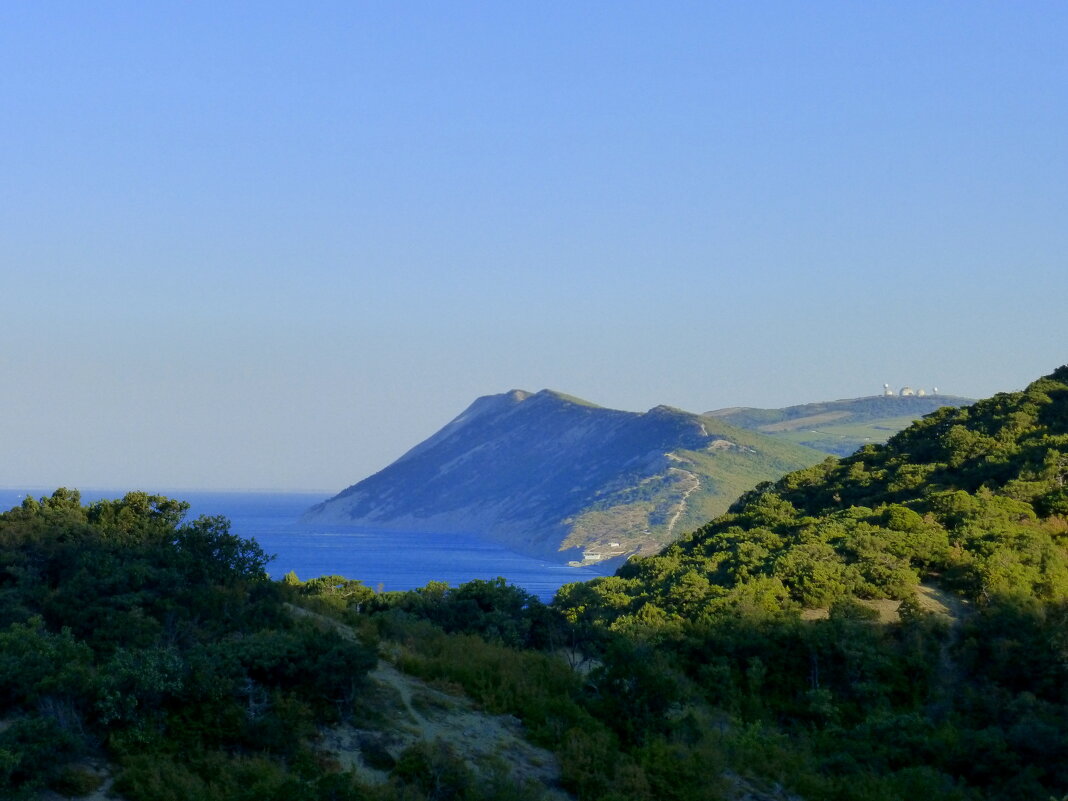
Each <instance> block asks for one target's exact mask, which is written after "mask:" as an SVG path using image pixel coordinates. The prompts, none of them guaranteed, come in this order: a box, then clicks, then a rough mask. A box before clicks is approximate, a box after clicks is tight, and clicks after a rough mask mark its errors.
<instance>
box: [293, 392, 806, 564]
mask: <svg viewBox="0 0 1068 801" xmlns="http://www.w3.org/2000/svg"><path fill="white" fill-rule="evenodd" d="M821 457H822V454H820V453H818V452H816V451H813V450H811V449H809V448H805V447H803V446H799V445H795V444H793V443H789V442H782V441H779V440H776V439H774V438H771V437H767V436H764V435H762V434H759V433H756V432H752V431H747V430H745V429H741V428H737V427H734V426H731V425H729V424H727V423H725V422H724V421H722V420H718V419H716V418H714V417H705V416H701V415H696V414H691V413H688V412H684V411H681V410H679V409H673V408H670V407H667V406H657V407H656V408H654V409H651V410H649V411H648V412H645V413H644V414H641V413H635V412H624V411H618V410H615V409H605V408H602V407H600V406H596V405H595V404H592V403H588V402H587V401H583V400H581V399H578V398H573V397H571V396H569V395H564V394H562V393H559V392H553V391H551V390H542V391H541V392H538V393H535V394H531V393H529V392H524V391H522V390H513V391H511V392H507V393H504V394H501V395H490V396H486V397H482V398H479V399H478V400H476V401H475V402H474V403H472V404H471V406H469V407H468V408H467V409H466V410H465V411H464V412H463V413H462V414H461V415H460V416H459V417H457V418H456V419H455V420H453V421H452V422H450V423H449V424H448V425H446V426H445V427H444V428H442V429H441V430H440V431H438V432H437V433H436V434H434V435H433V436H432V437H430V438H429V439H427V440H426V441H424V442H422V443H420V444H419V445H417V446H415V447H414V448H412V449H411V450H410V451H408V452H407V453H406V454H404V455H403V456H401V457H400V458H399V459H397V461H395V462H394V463H393V464H391V465H389V466H388V467H386V468H385V469H384V470H382V471H381V472H379V473H376V474H375V475H373V476H371V477H369V478H366V479H364V480H363V481H360V482H359V483H358V484H355V485H353V486H351V487H349V488H348V489H346V490H344V491H343V492H341V493H339V494H338V495H337V496H335V497H333V498H331V499H329V500H327V501H325V502H324V503H322V504H319V505H318V506H315V507H313V508H312V509H310V510H309V511H308V513H307V514H306V515H305V517H304V520H305V521H306V522H315V523H327V524H335V525H352V526H365V527H373V528H378V529H387V530H397V531H438V532H442V533H474V534H479V535H483V536H486V537H490V538H492V539H494V540H497V541H499V542H501V543H503V544H505V545H506V546H508V547H510V548H512V549H514V550H517V551H520V552H523V553H528V554H534V555H538V556H542V557H544V558H549V559H560V560H566V559H571V560H573V561H576V562H581V563H583V564H594V563H597V562H602V561H605V560H609V559H622V558H623V557H625V556H627V555H629V554H634V553H652V552H655V551H656V550H657V549H659V548H660V547H662V546H663V545H664V544H666V543H668V542H670V541H671V540H672V539H673V538H674V537H676V536H677V535H679V534H681V533H682V532H684V531H688V530H691V529H693V528H695V527H696V526H698V525H700V524H702V523H704V522H705V521H707V520H708V519H710V518H711V517H714V516H715V515H716V514H718V513H720V512H723V511H725V510H726V508H727V506H728V505H729V504H730V503H731V502H732V501H733V500H734V499H735V498H737V497H738V496H739V495H740V494H741V493H742V492H744V491H745V490H747V489H749V488H751V487H753V486H755V485H756V484H757V483H759V482H760V481H765V480H768V479H772V478H777V477H778V476H780V475H782V474H783V473H785V472H787V471H789V470H792V469H796V468H798V467H802V466H806V465H811V464H814V463H815V462H817V461H819V460H820V459H821Z"/></svg>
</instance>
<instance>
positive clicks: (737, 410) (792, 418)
mask: <svg viewBox="0 0 1068 801" xmlns="http://www.w3.org/2000/svg"><path fill="white" fill-rule="evenodd" d="M970 403H974V401H973V400H972V399H970V398H961V397H957V396H955V395H890V396H887V395H872V396H869V397H865V398H849V399H845V400H835V401H825V402H823V403H805V404H801V405H799V406H787V407H785V408H782V409H755V408H750V407H742V406H736V407H732V408H729V409H717V410H715V411H711V412H705V414H706V415H709V416H712V417H716V418H719V419H720V420H723V421H724V422H727V423H730V424H731V425H734V426H738V427H740V428H748V429H751V430H753V431H759V432H760V433H761V434H766V435H768V436H771V437H778V438H781V439H784V440H787V441H789V442H794V443H796V444H798V445H804V446H806V447H809V448H815V449H816V450H819V451H824V452H826V453H830V454H833V455H835V456H848V455H849V454H851V453H853V451H855V450H856V449H857V448H860V447H863V446H864V445H876V444H882V443H884V442H886V440H887V439H889V438H890V437H891V436H893V435H894V434H896V433H897V432H898V431H901V430H902V429H904V428H907V427H908V426H909V425H911V424H912V423H913V422H915V421H916V420H919V419H920V418H921V417H923V416H924V415H927V414H931V413H932V412H935V411H937V410H938V409H940V408H941V407H943V406H953V407H959V406H966V405H968V404H970Z"/></svg>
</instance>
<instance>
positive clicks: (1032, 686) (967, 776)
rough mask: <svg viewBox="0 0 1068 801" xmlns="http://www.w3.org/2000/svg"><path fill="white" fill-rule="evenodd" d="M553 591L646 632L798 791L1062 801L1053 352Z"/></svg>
mask: <svg viewBox="0 0 1068 801" xmlns="http://www.w3.org/2000/svg"><path fill="white" fill-rule="evenodd" d="M556 605H557V607H558V608H559V609H560V610H561V611H563V612H564V614H565V615H566V616H567V618H568V619H569V620H571V621H572V622H573V623H574V625H575V626H577V627H578V628H579V629H580V630H583V631H586V632H587V634H586V637H587V638H588V639H589V640H590V641H597V640H598V638H607V640H608V641H616V638H618V641H622V642H628V643H655V647H656V651H657V654H658V658H659V659H660V660H662V664H663V665H664V670H665V671H666V673H667V674H670V675H673V676H674V677H675V681H676V682H677V683H676V684H675V685H674V686H675V687H676V691H677V692H680V693H681V695H682V697H684V698H685V699H687V700H686V701H685V702H684V703H687V704H690V705H692V708H693V709H694V710H695V714H697V712H696V710H698V709H703V708H706V705H708V706H710V707H711V708H712V709H715V710H719V714H721V715H723V716H724V720H730V721H731V723H729V724H724V725H729V726H734V727H741V730H744V729H745V727H747V726H748V727H753V726H756V727H757V728H758V729H759V731H760V732H761V733H760V735H759V737H760V740H761V745H760V746H759V747H756V748H755V750H750V752H749V756H748V757H746V758H745V759H743V760H742V761H743V762H744V763H745V765H746V769H747V770H748V771H749V772H750V774H751V775H753V776H762V777H763V778H764V779H765V780H769V779H774V781H776V782H784V783H785V784H786V785H788V786H789V787H791V788H792V789H793V790H794V791H796V792H798V793H799V795H800V796H801V797H804V798H841V799H845V798H849V799H869V798H870V799H884V798H885V799H890V798H917V797H926V798H952V799H988V798H989V799H1024V798H1029V799H1030V798H1034V799H1043V800H1044V799H1047V798H1052V797H1056V798H1060V797H1062V795H1063V794H1064V793H1065V792H1068V367H1062V368H1060V369H1058V370H1057V371H1055V372H1054V373H1053V374H1052V375H1050V376H1048V377H1046V378H1042V379H1039V380H1038V381H1035V382H1034V383H1032V384H1031V385H1030V386H1029V387H1028V388H1027V389H1026V390H1024V391H1022V392H1014V393H1005V394H999V395H996V396H994V397H993V398H990V399H988V400H984V401H980V402H978V403H975V404H974V405H972V406H969V407H964V408H948V407H947V408H943V409H940V410H938V411H937V412H935V413H933V414H931V415H929V416H927V417H925V418H924V419H923V420H921V421H919V422H917V423H914V424H913V425H911V426H910V427H909V428H907V429H905V430H904V431H902V432H900V433H898V434H896V435H894V436H893V437H891V438H890V440H889V441H888V442H887V443H886V444H885V445H882V446H879V445H871V446H867V447H864V448H862V449H861V450H860V451H858V452H857V453H855V454H853V455H852V456H849V457H847V458H844V459H841V460H837V459H828V460H826V461H825V462H823V463H822V464H819V465H817V466H815V467H811V468H807V469H805V470H801V471H798V472H795V473H791V474H789V475H787V476H785V477H783V478H782V479H780V480H778V481H776V482H774V483H767V484H764V485H761V486H759V487H757V488H756V489H754V490H752V491H751V492H749V493H747V494H746V495H745V496H743V497H742V498H741V499H740V500H739V501H738V502H737V503H736V504H734V505H733V506H732V507H731V509H730V511H729V512H728V513H727V514H725V515H723V516H721V517H719V518H717V519H716V520H713V521H712V522H710V523H709V524H707V525H705V526H703V527H701V528H699V529H698V530H696V531H695V532H693V533H692V534H690V535H688V536H685V537H682V538H680V539H679V540H678V541H677V542H676V543H674V544H672V545H671V546H669V547H668V548H666V549H665V550H664V551H663V552H662V553H661V554H659V555H656V556H652V557H649V558H644V559H633V560H631V561H629V562H628V563H627V564H626V565H624V566H623V567H622V568H620V570H619V571H618V573H617V575H616V576H613V577H608V578H604V579H597V580H594V581H592V582H589V583H588V584H585V585H569V586H568V587H565V588H563V589H562V590H561V591H560V593H559V594H558V597H557V601H556ZM880 620H881V621H883V622H882V623H881V624H880V623H879V621H880ZM602 641H603V640H602ZM632 647H633V646H632ZM661 675H665V674H664V673H662V674H661ZM682 687H685V688H687V689H685V690H683V689H679V688H682ZM706 714H711V715H713V716H714V715H715V714H716V713H714V712H706ZM647 725H654V724H652V723H651V722H650V723H648V724H647ZM662 731H664V735H663V736H664V737H666V738H667V739H669V740H671V739H673V738H674V737H675V736H676V734H675V733H673V732H676V731H677V730H674V729H670V727H669V729H662ZM726 739H727V740H728V741H729V742H730V743H732V745H730V746H728V747H731V748H741V749H742V751H745V749H746V748H753V746H754V744H753V743H750V744H749V745H748V746H742V745H739V744H738V742H737V738H736V737H727V738H726ZM722 740H723V738H714V737H711V736H709V735H701V736H698V737H697V740H696V742H697V743H701V742H706V743H710V742H713V741H719V742H721V743H722ZM772 743H775V744H776V745H774V746H772V745H771V744H772ZM693 748H694V749H696V750H699V749H700V748H701V746H700V745H695V746H693ZM761 749H763V751H761ZM761 752H762V753H763V756H757V754H758V753H761ZM750 760H753V761H750ZM694 797H696V796H694Z"/></svg>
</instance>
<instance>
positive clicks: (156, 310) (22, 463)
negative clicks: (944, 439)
mask: <svg viewBox="0 0 1068 801" xmlns="http://www.w3.org/2000/svg"><path fill="white" fill-rule="evenodd" d="M1065 30H1068V6H1065V5H1063V4H1059V3H1050V2H1036V3H1029V4H1026V5H1005V4H996V3H973V2H968V3H966V2H947V3H940V4H937V5H932V4H928V3H918V2H906V3H893V4H890V3H870V4H863V5H857V4H849V3H844V2H826V3H819V4H804V5H798V4H792V3H785V2H769V3H760V4H723V3H697V2H693V3H687V2H684V3H678V4H672V5H671V6H667V7H665V6H663V5H662V4H652V3H621V4H614V5H612V6H610V7H608V6H605V7H598V6H584V5H575V4H571V3H555V2H549V3H540V4H536V5H531V6H521V5H514V4H493V3H469V4H462V5H454V4H448V5H440V4H433V3H428V2H398V3H390V4H352V3H341V2H324V3H317V4H314V5H312V6H305V5H298V4H292V3H284V2H266V3H257V4H241V3H238V4H233V5H227V6H225V7H219V6H218V4H209V3H204V2H192V3H183V4H181V5H179V6H174V7H159V6H155V5H147V6H146V5H144V4H137V3H131V2H117V3H109V4H106V5H104V6H96V5H83V4H75V3H67V2H42V3H33V4H17V5H9V6H6V7H4V8H3V9H0V67H2V72H0V74H2V75H3V78H2V79H0V102H2V104H3V108H4V109H5V112H6V113H5V124H4V125H3V126H0V146H2V147H0V153H3V155H2V156H0V158H2V160H3V161H2V165H3V174H4V187H3V189H2V190H0V265H2V273H0V275H2V277H3V287H4V290H5V291H4V299H5V301H6V302H5V304H4V313H3V314H2V315H0V336H2V338H3V339H2V341H3V343H4V348H3V353H4V368H5V369H4V375H5V376H6V382H5V384H4V390H5V391H4V396H3V400H2V401H0V442H3V444H4V458H3V460H2V462H0V486H8V487H30V488H33V487H44V486H52V487H55V486H69V487H82V488H88V487H97V488H117V487H129V488H141V489H158V488H164V487H167V488H174V487H178V488H183V487H184V488H188V489H190V490H194V489H196V490H211V489H219V488H230V489H236V490H245V489H248V488H264V489H267V490H268V491H278V490H311V491H313V492H327V493H329V492H336V491H338V490H340V489H342V488H344V487H346V486H348V485H351V484H353V483H355V482H356V481H358V480H360V479H362V478H364V477H366V476H368V475H370V474H372V473H374V472H376V471H378V470H380V469H382V468H383V467H385V466H386V465H387V464H389V463H390V462H392V461H393V460H394V459H396V458H397V457H399V456H400V455H401V454H402V453H404V452H405V451H406V450H408V449H409V448H411V447H412V446H414V445H415V444H417V443H418V442H420V441H422V440H423V439H425V438H426V437H428V436H430V435H431V434H432V433H434V432H435V431H436V430H438V429H439V428H440V427H441V426H443V425H444V424H445V423H447V422H448V421H449V420H451V419H452V418H453V417H455V416H456V415H458V414H459V413H460V412H461V411H462V410H463V409H464V408H465V407H466V406H467V405H468V404H470V403H471V402H472V401H473V400H474V399H475V398H476V397H478V396H481V395H488V394H496V393H500V392H505V391H507V390H510V389H513V388H523V389H527V390H530V391H537V390H540V389H542V388H551V389H555V390H558V391H561V392H565V393H568V394H571V395H576V396H578V397H581V398H584V399H586V400H589V401H591V402H594V403H597V404H599V405H602V406H607V407H612V408H618V409H626V410H630V411H645V410H647V409H649V408H651V407H653V406H656V405H659V404H667V405H671V406H676V407H679V408H682V409H686V410H688V411H694V412H701V411H707V410H710V409H716V408H722V407H730V406H759V407H780V406H786V405H793V404H800V403H806V402H818V401H826V400H833V399H838V398H849V397H858V396H865V395H872V394H877V393H878V392H879V390H880V389H881V387H882V385H883V383H884V382H889V383H890V384H891V386H892V387H893V388H895V389H898V388H900V387H901V386H902V385H905V384H910V385H912V386H914V387H925V388H927V389H930V388H931V387H932V386H937V387H938V388H939V390H940V392H942V393H944V394H952V395H961V396H966V397H974V398H982V397H986V396H989V395H991V394H993V393H995V392H999V391H1008V390H1015V389H1020V388H1022V387H1023V386H1025V385H1026V384H1027V383H1028V382H1029V381H1031V380H1033V379H1035V378H1037V377H1039V376H1041V375H1044V374H1048V373H1049V372H1051V371H1052V370H1054V369H1055V368H1056V367H1058V366H1059V365H1060V364H1063V363H1065V362H1066V361H1068V354H1066V352H1065V348H1064V342H1063V338H1062V337H1060V336H1058V335H1057V334H1056V331H1057V330H1058V329H1057V323H1058V321H1059V320H1060V319H1061V316H1062V315H1063V309H1064V302H1065V300H1066V299H1068V226H1065V224H1064V222H1065V219H1068V181H1065V180H1064V176H1065V175H1068V150H1066V148H1065V147H1064V142H1065V141H1068V82H1066V81H1065V80H1064V76H1065V75H1068V50H1066V49H1065V48H1064V46H1063V32H1064V31H1065Z"/></svg>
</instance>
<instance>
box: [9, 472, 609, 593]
mask: <svg viewBox="0 0 1068 801" xmlns="http://www.w3.org/2000/svg"><path fill="white" fill-rule="evenodd" d="M153 492H154V491H153ZM26 494H29V495H32V496H33V497H34V498H40V497H42V496H45V495H51V494H52V489H47V490H36V489H0V509H3V510H6V509H10V508H11V507H12V506H17V505H18V504H20V503H21V502H22V498H23V496H24V495H26ZM124 494H125V491H124V490H123V491H109V490H93V491H83V492H82V502H83V503H85V502H88V501H93V500H99V499H101V498H119V497H122V496H123V495H124ZM158 494H161V495H166V496H168V497H171V498H180V499H181V500H184V501H188V502H189V503H190V505H191V508H190V510H189V514H188V516H187V519H188V520H192V519H194V518H196V517H198V516H200V515H223V516H225V517H228V518H229V519H230V523H231V528H230V530H231V531H232V532H233V533H234V534H238V535H240V536H242V537H247V538H253V539H255V540H256V541H257V542H259V544H260V545H261V546H262V548H263V549H264V550H265V551H266V552H267V553H269V554H274V555H275V559H274V561H272V562H271V563H270V565H268V570H269V571H270V573H271V576H272V577H273V578H281V577H282V575H284V574H285V573H288V572H289V571H290V570H293V571H295V572H296V574H297V575H298V576H299V577H300V578H301V579H309V578H314V577H315V576H325V575H339V576H345V577H346V578H353V579H359V580H360V581H362V582H363V583H364V584H366V585H368V586H369V587H372V588H376V589H378V588H381V589H385V590H410V589H412V588H414V587H422V586H423V585H424V584H426V583H427V582H428V581H445V582H448V583H449V584H450V585H452V586H456V585H457V584H461V583H463V582H465V581H470V580H471V579H476V578H479V579H492V578H496V577H497V576H503V577H504V578H505V579H507V580H508V581H509V582H510V583H512V584H515V585H518V586H520V587H522V588H523V589H525V590H526V591H527V592H530V593H533V594H534V595H537V596H538V597H539V598H541V599H542V600H548V599H550V598H551V597H552V596H553V593H555V592H556V590H557V589H559V588H560V587H562V586H563V585H564V584H568V583H570V582H573V581H586V580H588V579H591V578H594V577H596V576H598V575H601V574H599V573H597V572H596V571H594V570H591V569H589V568H575V567H567V566H565V565H559V564H555V563H553V562H547V561H544V560H541V559H533V558H531V557H528V556H522V555H520V554H517V553H515V552H513V551H509V550H508V549H506V548H503V547H501V546H500V545H497V544H495V543H492V542H487V541H486V540H482V539H479V538H477V537H471V536H458V535H455V534H435V533H432V532H428V533H422V534H397V533H395V532H383V531H375V530H369V529H360V530H354V529H350V528H337V527H327V526H304V525H299V524H298V523H297V521H298V520H299V518H300V516H301V514H303V513H304V511H305V510H306V509H308V507H310V506H312V505H314V504H316V503H319V502H320V501H323V500H326V498H327V497H328V496H327V495H321V494H306V493H267V492H182V491H160V492H159V493H158Z"/></svg>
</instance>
